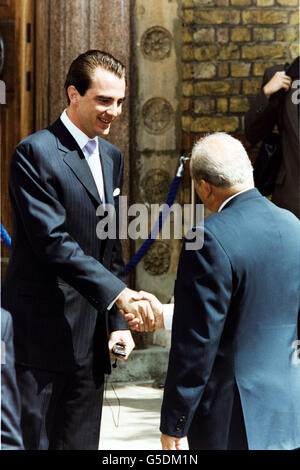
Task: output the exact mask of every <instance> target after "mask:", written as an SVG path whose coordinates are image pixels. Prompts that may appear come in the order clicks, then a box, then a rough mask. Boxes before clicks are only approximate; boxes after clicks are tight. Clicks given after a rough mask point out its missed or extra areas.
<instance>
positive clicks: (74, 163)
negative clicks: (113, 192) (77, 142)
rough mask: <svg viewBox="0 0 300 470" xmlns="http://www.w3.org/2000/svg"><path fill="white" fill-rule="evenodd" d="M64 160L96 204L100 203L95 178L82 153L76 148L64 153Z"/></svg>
mask: <svg viewBox="0 0 300 470" xmlns="http://www.w3.org/2000/svg"><path fill="white" fill-rule="evenodd" d="M64 161H65V163H66V164H67V165H68V166H69V167H70V168H71V170H72V171H73V172H74V173H75V175H76V177H77V178H78V179H79V181H80V182H81V184H83V186H84V187H85V188H86V189H87V191H88V192H89V193H90V194H91V195H92V196H93V197H94V199H96V201H97V202H98V204H102V201H101V199H100V196H99V193H98V189H97V187H96V184H95V180H94V178H93V175H92V172H91V170H90V167H89V165H88V163H87V161H86V159H85V158H84V155H82V156H81V155H80V154H79V152H78V151H77V150H73V151H70V152H68V153H66V155H65V156H64Z"/></svg>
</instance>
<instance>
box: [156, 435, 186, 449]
mask: <svg viewBox="0 0 300 470" xmlns="http://www.w3.org/2000/svg"><path fill="white" fill-rule="evenodd" d="M160 442H161V447H162V450H184V449H186V447H185V446H184V438H183V437H174V436H167V434H162V435H161V438H160Z"/></svg>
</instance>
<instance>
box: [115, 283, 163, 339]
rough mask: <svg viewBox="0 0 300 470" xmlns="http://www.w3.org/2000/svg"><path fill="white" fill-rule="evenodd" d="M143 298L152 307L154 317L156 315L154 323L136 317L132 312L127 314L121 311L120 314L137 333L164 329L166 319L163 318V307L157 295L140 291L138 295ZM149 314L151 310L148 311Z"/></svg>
mask: <svg viewBox="0 0 300 470" xmlns="http://www.w3.org/2000/svg"><path fill="white" fill-rule="evenodd" d="M138 294H139V295H140V296H141V299H142V300H144V301H148V302H149V304H150V307H151V312H152V315H154V322H153V321H152V318H151V321H150V322H149V320H147V319H146V321H145V320H144V318H143V319H141V318H140V317H138V316H137V315H135V313H134V312H133V311H132V310H131V311H130V312H128V311H127V312H126V311H124V310H123V309H120V310H119V313H120V314H121V315H122V316H123V317H124V318H125V320H126V321H127V322H128V324H129V326H130V328H131V329H132V330H136V331H140V332H141V331H153V330H157V329H159V328H164V318H163V305H162V304H161V303H160V301H159V300H158V299H157V297H155V295H153V294H150V293H149V292H145V291H139V293H138ZM148 312H149V310H148Z"/></svg>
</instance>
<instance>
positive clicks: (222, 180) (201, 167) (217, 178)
mask: <svg viewBox="0 0 300 470" xmlns="http://www.w3.org/2000/svg"><path fill="white" fill-rule="evenodd" d="M190 171H191V175H192V177H193V179H194V182H195V189H196V191H197V193H198V195H199V197H200V199H201V200H202V202H203V203H204V204H205V205H206V206H207V207H208V208H209V209H210V210H211V211H213V212H217V210H218V208H219V207H220V205H221V204H222V202H224V201H225V200H226V199H227V198H229V197H230V196H232V195H234V194H236V193H238V192H240V191H244V190H247V189H251V188H253V187H254V182H253V167H252V165H251V162H250V160H249V157H248V155H247V152H246V150H245V149H244V147H243V145H242V144H241V142H240V141H239V140H237V139H235V138H234V137H231V136H230V135H228V134H225V133H223V132H216V133H214V134H211V135H208V136H206V137H203V138H202V139H200V140H199V141H198V142H197V143H196V144H195V145H194V147H193V151H192V158H191V162H190Z"/></svg>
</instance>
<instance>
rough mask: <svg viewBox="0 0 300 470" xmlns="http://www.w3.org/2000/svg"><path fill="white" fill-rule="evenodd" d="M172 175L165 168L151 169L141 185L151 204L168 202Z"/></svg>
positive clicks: (147, 200)
mask: <svg viewBox="0 0 300 470" xmlns="http://www.w3.org/2000/svg"><path fill="white" fill-rule="evenodd" d="M170 184H171V177H170V175H169V173H168V172H167V171H165V170H161V169H154V170H149V171H148V172H147V173H146V175H145V176H144V178H143V179H142V183H141V187H142V188H143V189H142V190H143V193H144V196H145V200H146V202H148V203H149V204H163V203H164V202H166V198H167V196H168V192H169V189H170Z"/></svg>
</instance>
